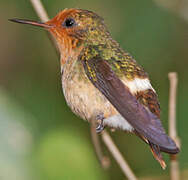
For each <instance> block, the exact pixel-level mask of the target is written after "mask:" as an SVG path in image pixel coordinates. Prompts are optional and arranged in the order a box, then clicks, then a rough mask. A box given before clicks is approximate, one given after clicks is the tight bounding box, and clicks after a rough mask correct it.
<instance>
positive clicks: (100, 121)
mask: <svg viewBox="0 0 188 180" xmlns="http://www.w3.org/2000/svg"><path fill="white" fill-rule="evenodd" d="M103 120H104V116H103V114H99V115H97V122H98V126H97V127H96V132H97V133H101V132H102V131H103V129H104V124H103Z"/></svg>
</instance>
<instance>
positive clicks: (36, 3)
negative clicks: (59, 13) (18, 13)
mask: <svg viewBox="0 0 188 180" xmlns="http://www.w3.org/2000/svg"><path fill="white" fill-rule="evenodd" d="M30 2H31V4H32V6H33V8H34V10H35V12H36V13H37V15H38V17H39V18H40V19H41V21H42V22H46V21H48V20H49V17H48V14H47V12H46V10H45V9H44V6H43V4H42V3H41V1H40V0H30Z"/></svg>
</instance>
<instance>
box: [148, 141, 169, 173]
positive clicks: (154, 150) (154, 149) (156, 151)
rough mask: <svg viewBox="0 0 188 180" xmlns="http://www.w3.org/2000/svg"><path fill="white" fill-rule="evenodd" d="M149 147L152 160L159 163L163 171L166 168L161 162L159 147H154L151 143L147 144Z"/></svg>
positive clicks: (162, 161) (163, 162)
mask: <svg viewBox="0 0 188 180" xmlns="http://www.w3.org/2000/svg"><path fill="white" fill-rule="evenodd" d="M149 146H150V148H151V152H152V154H153V156H154V158H155V159H156V160H157V161H158V162H159V164H160V165H161V167H162V168H163V169H165V168H166V163H165V161H164V160H163V156H162V154H161V150H160V147H159V146H157V145H155V144H153V143H151V142H149Z"/></svg>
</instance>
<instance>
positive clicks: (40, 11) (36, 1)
mask: <svg viewBox="0 0 188 180" xmlns="http://www.w3.org/2000/svg"><path fill="white" fill-rule="evenodd" d="M30 2H31V4H32V5H33V8H34V10H35V11H36V13H37V15H38V16H39V18H40V19H41V21H43V22H45V21H48V20H49V18H48V15H47V13H46V11H45V9H44V6H43V5H42V3H41V1H40V0H30ZM50 37H51V36H50ZM53 44H54V45H55V47H56V50H57V51H58V48H57V45H56V43H55V41H54V40H53ZM92 132H93V131H92ZM92 135H94V133H92ZM92 137H93V140H94V145H96V144H97V147H95V148H96V152H97V153H98V156H99V157H100V159H103V158H104V156H103V155H102V151H101V150H99V148H100V144H99V141H98V136H97V135H96V136H95V135H94V136H92ZM102 139H103V141H104V143H105V144H106V146H107V148H108V150H109V151H110V152H111V153H112V155H113V157H114V158H115V160H116V161H117V163H118V164H119V166H120V168H121V170H122V171H123V173H124V174H125V176H127V178H128V179H130V180H136V179H137V178H136V176H135V175H134V173H133V172H132V170H131V169H130V167H129V165H128V164H127V162H126V161H125V160H124V158H123V156H122V155H121V153H120V152H119V150H118V149H117V147H116V146H115V144H114V143H113V141H112V139H111V137H110V136H109V134H108V133H107V132H106V131H104V132H103V133H102ZM99 151H100V152H99ZM102 161H104V160H102ZM102 165H103V163H102Z"/></svg>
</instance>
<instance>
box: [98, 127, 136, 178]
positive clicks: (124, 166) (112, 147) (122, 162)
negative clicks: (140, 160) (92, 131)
mask: <svg viewBox="0 0 188 180" xmlns="http://www.w3.org/2000/svg"><path fill="white" fill-rule="evenodd" d="M101 136H102V140H103V141H104V143H105V144H106V146H107V148H108V150H109V151H110V152H111V154H112V156H113V157H114V159H115V160H116V162H117V163H118V165H119V166H120V168H121V170H122V171H123V173H124V175H125V176H126V177H127V178H128V179H130V180H136V179H137V178H136V176H135V175H134V173H133V171H132V170H131V168H130V167H129V165H128V163H127V162H126V160H125V159H124V158H123V156H122V154H121V153H120V151H119V150H118V148H117V147H116V145H115V144H114V142H113V140H112V138H111V137H110V135H109V134H108V133H107V132H106V131H105V130H103V132H102V134H101Z"/></svg>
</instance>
